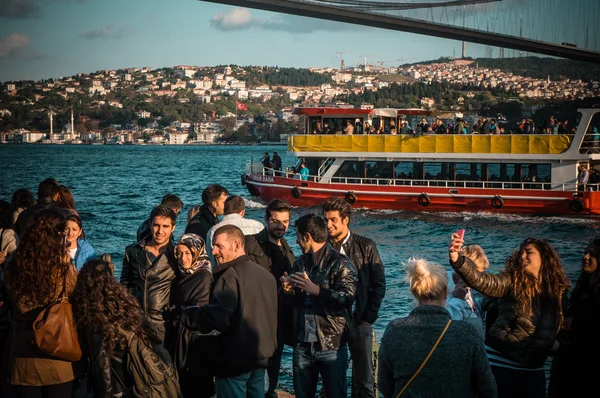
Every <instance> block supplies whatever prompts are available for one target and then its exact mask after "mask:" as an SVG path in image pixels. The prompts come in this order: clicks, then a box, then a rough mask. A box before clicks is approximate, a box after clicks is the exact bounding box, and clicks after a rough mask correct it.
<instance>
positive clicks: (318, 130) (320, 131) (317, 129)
mask: <svg viewBox="0 0 600 398" xmlns="http://www.w3.org/2000/svg"><path fill="white" fill-rule="evenodd" d="M312 133H313V134H323V129H322V128H321V122H320V121H317V122H316V123H315V127H314V128H313V131H312Z"/></svg>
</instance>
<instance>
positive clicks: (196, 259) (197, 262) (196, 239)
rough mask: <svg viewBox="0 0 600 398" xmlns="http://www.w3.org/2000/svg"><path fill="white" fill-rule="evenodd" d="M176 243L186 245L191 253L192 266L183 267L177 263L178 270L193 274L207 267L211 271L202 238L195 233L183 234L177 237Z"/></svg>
mask: <svg viewBox="0 0 600 398" xmlns="http://www.w3.org/2000/svg"><path fill="white" fill-rule="evenodd" d="M177 244H178V245H185V246H187V248H188V249H190V252H191V253H192V266H191V267H190V268H183V267H182V266H181V264H179V263H178V266H179V270H180V271H181V273H182V274H194V273H196V272H198V271H199V270H201V269H207V270H208V271H210V272H212V267H211V265H210V260H209V259H208V254H207V253H206V243H204V239H202V238H201V237H200V236H198V235H196V234H183V236H182V237H181V238H179V242H177Z"/></svg>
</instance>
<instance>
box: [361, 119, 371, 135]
mask: <svg viewBox="0 0 600 398" xmlns="http://www.w3.org/2000/svg"><path fill="white" fill-rule="evenodd" d="M363 134H371V125H370V124H369V122H365V125H364V128H363Z"/></svg>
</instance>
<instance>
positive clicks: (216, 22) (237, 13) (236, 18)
mask: <svg viewBox="0 0 600 398" xmlns="http://www.w3.org/2000/svg"><path fill="white" fill-rule="evenodd" d="M209 22H210V26H212V27H213V28H216V29H219V30H222V31H224V32H227V31H232V30H245V29H250V28H251V27H252V26H253V25H256V20H254V19H253V17H252V13H251V12H250V10H248V9H247V8H240V7H235V8H232V9H230V10H229V11H227V12H226V13H225V14H221V13H217V14H214V15H213V16H212V18H211V19H210V21H209Z"/></svg>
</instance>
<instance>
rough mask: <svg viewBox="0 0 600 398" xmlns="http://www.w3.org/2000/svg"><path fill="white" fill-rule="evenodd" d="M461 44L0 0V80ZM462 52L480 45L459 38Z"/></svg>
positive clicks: (315, 62) (261, 21)
mask: <svg viewBox="0 0 600 398" xmlns="http://www.w3.org/2000/svg"><path fill="white" fill-rule="evenodd" d="M455 46H456V54H457V55H460V51H461V50H460V49H461V43H460V42H457V41H452V40H445V39H439V38H433V37H427V36H421V35H415V34H410V33H403V32H394V31H387V30H382V29H375V28H367V27H361V26H355V25H348V24H341V23H336V22H329V21H321V20H316V19H310V18H302V17H296V16H289V15H282V14H276V13H270V12H263V11H257V10H248V9H240V8H234V7H230V6H225V5H219V4H213V3H207V2H202V1H196V0H0V81H9V80H23V79H33V80H37V79H41V78H57V77H59V76H60V75H62V76H70V75H73V74H76V73H89V72H93V71H96V70H101V69H117V68H127V67H144V66H149V67H151V68H158V67H164V66H173V65H180V64H186V65H198V66H212V65H219V64H238V65H279V66H293V67H311V66H312V67H325V66H331V67H337V66H338V65H339V56H338V54H336V52H338V51H341V52H345V54H343V57H344V59H345V61H346V65H355V64H356V61H357V60H358V59H359V58H361V57H360V56H361V55H369V62H370V63H371V62H372V63H373V64H375V63H376V62H377V61H387V62H386V65H388V66H389V65H397V64H398V63H399V62H398V59H405V60H406V62H416V61H420V60H430V59H436V58H439V57H440V56H451V55H452V54H453V52H454V47H455ZM467 47H468V50H467V55H469V56H483V55H484V47H483V46H480V45H475V44H468V46H467Z"/></svg>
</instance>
